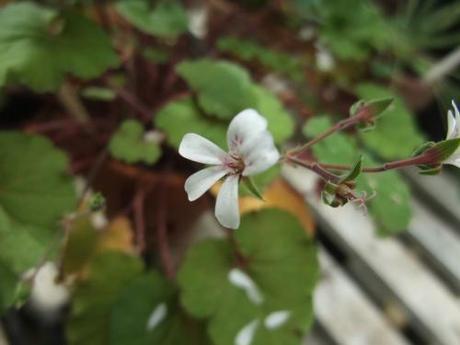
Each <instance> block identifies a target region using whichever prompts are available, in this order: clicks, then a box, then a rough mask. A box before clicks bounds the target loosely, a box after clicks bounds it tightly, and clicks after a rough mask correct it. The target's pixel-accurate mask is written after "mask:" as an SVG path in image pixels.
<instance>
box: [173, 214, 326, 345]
mask: <svg viewBox="0 0 460 345" xmlns="http://www.w3.org/2000/svg"><path fill="white" fill-rule="evenodd" d="M234 236H235V243H236V245H237V246H238V249H236V248H234V247H232V245H231V243H230V242H227V241H223V240H206V241H204V242H202V243H199V244H198V245H196V246H195V247H194V248H192V249H191V250H190V252H189V253H188V256H187V257H186V260H185V262H184V264H183V267H182V269H181V271H180V272H179V276H178V280H179V285H180V288H181V290H182V302H183V305H184V306H185V308H186V309H187V310H188V311H189V312H190V313H191V314H192V315H194V316H196V317H200V318H208V319H209V328H208V330H209V334H210V335H211V338H212V340H213V341H214V343H215V344H216V345H221V344H222V345H226V344H228V345H233V344H234V343H235V338H236V337H237V336H238V334H239V332H241V330H242V329H243V327H245V326H247V325H248V324H249V323H251V322H258V323H259V326H258V328H257V330H256V333H255V338H254V340H253V342H251V344H254V345H257V344H299V343H300V336H301V335H302V334H303V333H304V332H305V331H306V329H307V328H308V327H309V325H310V324H311V321H312V305H311V298H312V290H313V287H314V284H315V281H316V278H317V276H318V267H317V262H316V252H315V246H314V244H313V242H312V241H311V240H310V239H309V238H308V237H307V235H306V234H305V232H304V231H303V230H302V227H301V225H300V224H299V223H298V221H297V220H296V218H295V217H293V216H291V215H289V214H288V213H285V212H283V211H279V210H264V211H261V212H259V213H256V214H250V215H245V216H243V219H242V225H241V227H240V229H239V230H238V231H237V232H235V234H234ZM237 251H238V252H237ZM236 269H237V271H236ZM235 271H236V272H240V274H246V275H247V277H249V278H248V279H249V280H251V281H252V282H253V284H255V287H254V288H253V289H245V288H242V287H241V286H238V284H237V283H235V281H236V280H234V279H233V278H231V277H232V275H233V274H235ZM242 272H244V273H242ZM232 279H233V280H232ZM254 289H255V290H256V292H254ZM251 291H252V292H251ZM257 291H258V292H257ZM277 311H284V312H286V313H287V315H288V316H287V318H286V320H285V322H284V323H282V324H280V325H279V327H277V328H275V329H269V328H268V327H267V326H266V325H265V323H264V322H266V320H267V319H266V318H267V316H268V315H270V314H271V313H273V312H277Z"/></svg>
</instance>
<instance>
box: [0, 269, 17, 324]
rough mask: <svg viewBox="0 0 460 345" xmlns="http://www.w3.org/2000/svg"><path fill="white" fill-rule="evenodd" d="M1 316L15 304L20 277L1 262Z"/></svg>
mask: <svg viewBox="0 0 460 345" xmlns="http://www.w3.org/2000/svg"><path fill="white" fill-rule="evenodd" d="M0 277H2V279H1V280H0V315H2V314H3V313H4V312H5V311H6V310H7V309H8V307H9V306H11V305H12V304H13V303H14V300H15V291H16V286H17V280H18V276H17V275H16V274H15V273H14V272H12V271H11V269H10V268H9V267H8V266H7V265H4V264H3V263H2V262H1V261H0Z"/></svg>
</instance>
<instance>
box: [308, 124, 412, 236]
mask: <svg viewBox="0 0 460 345" xmlns="http://www.w3.org/2000/svg"><path fill="white" fill-rule="evenodd" d="M330 125H331V121H330V119H329V118H327V117H314V118H312V119H311V120H310V121H308V122H307V124H306V126H305V127H304V133H305V134H307V135H316V134H318V133H321V132H323V131H324V130H325V129H327V128H329V127H330ZM312 150H313V153H314V155H315V157H317V158H318V159H319V160H320V161H321V162H323V163H331V164H350V163H351V162H353V161H355V160H356V159H357V157H359V155H360V152H359V150H358V147H357V145H356V142H355V141H354V140H353V138H352V137H350V136H349V135H346V134H343V133H335V134H333V135H332V136H330V137H328V138H326V139H324V140H322V141H320V142H318V143H317V144H315V145H314V146H313V147H312ZM363 162H364V165H363V168H364V167H366V166H375V165H376V164H378V163H377V162H375V161H373V160H371V159H370V158H369V157H367V156H365V157H364V160H363ZM356 181H357V186H356V191H357V194H361V193H363V192H365V193H366V195H367V196H371V195H373V194H374V192H375V193H376V196H375V197H374V198H372V199H371V200H369V201H368V202H367V204H368V205H369V212H370V214H371V215H372V218H373V220H374V221H375V223H376V224H377V227H378V232H379V233H380V234H381V235H390V234H394V233H397V232H400V231H403V230H405V229H406V228H407V225H408V224H409V221H410V217H411V208H410V190H409V188H408V186H407V184H406V183H405V182H404V180H403V179H402V177H401V175H400V174H399V173H398V172H396V171H389V172H384V173H375V174H374V173H372V174H369V173H362V174H360V175H359V176H358V177H357V179H356ZM326 192H327V191H326ZM334 195H335V193H333V192H332V191H330V192H329V193H325V195H324V197H325V201H329V202H332V201H333V198H334Z"/></svg>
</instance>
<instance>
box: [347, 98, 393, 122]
mask: <svg viewBox="0 0 460 345" xmlns="http://www.w3.org/2000/svg"><path fill="white" fill-rule="evenodd" d="M392 103H393V98H388V97H386V98H378V99H371V100H369V101H363V100H359V101H357V102H356V103H354V104H353V105H352V106H351V107H350V116H355V115H356V114H357V113H358V112H359V111H360V110H361V109H363V108H370V110H371V112H372V115H373V117H374V118H375V119H377V118H378V117H380V116H381V115H382V114H383V112H384V111H385V110H386V109H387V108H388V107H389V106H390V105H391V104H392Z"/></svg>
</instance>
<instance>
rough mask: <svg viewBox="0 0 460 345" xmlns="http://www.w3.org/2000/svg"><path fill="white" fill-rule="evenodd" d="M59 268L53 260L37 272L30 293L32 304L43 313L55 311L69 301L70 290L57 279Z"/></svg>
mask: <svg viewBox="0 0 460 345" xmlns="http://www.w3.org/2000/svg"><path fill="white" fill-rule="evenodd" d="M58 275H59V270H58V268H57V267H56V265H55V264H54V263H53V262H46V263H45V264H44V265H42V266H41V267H39V268H38V271H37V273H36V274H35V277H34V280H33V283H32V291H31V295H30V300H31V304H32V306H33V307H34V308H36V309H38V310H39V311H41V312H43V313H50V314H52V313H54V312H56V311H58V310H59V309H60V308H61V307H62V306H63V305H64V304H66V303H67V301H68V300H69V297H70V293H69V290H68V289H67V287H66V286H65V285H64V284H61V283H58V282H57V281H56V279H57V277H58Z"/></svg>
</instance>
